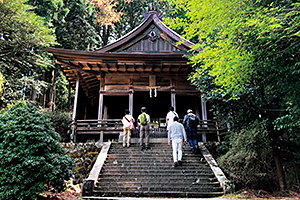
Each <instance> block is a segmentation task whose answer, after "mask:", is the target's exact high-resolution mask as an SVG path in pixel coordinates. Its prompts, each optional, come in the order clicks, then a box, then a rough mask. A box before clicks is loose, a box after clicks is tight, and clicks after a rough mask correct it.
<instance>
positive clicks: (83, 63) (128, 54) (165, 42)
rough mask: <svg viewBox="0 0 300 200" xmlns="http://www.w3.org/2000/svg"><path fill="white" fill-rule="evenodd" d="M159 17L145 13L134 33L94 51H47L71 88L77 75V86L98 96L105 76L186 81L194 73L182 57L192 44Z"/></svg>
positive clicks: (153, 12) (54, 49)
mask: <svg viewBox="0 0 300 200" xmlns="http://www.w3.org/2000/svg"><path fill="white" fill-rule="evenodd" d="M161 16H162V15H161V13H159V12H157V11H148V12H146V13H145V18H144V20H143V21H142V22H141V23H140V25H139V26H137V27H136V28H135V29H134V30H132V31H131V32H129V33H128V34H126V35H124V36H123V37H121V38H120V39H118V40H116V41H115V42H112V43H111V44H108V45H106V46H104V47H103V48H100V49H98V50H96V51H78V50H67V49H60V48H51V47H48V48H47V51H49V52H51V53H52V54H53V55H54V57H55V58H56V61H57V63H58V64H60V65H61V67H62V69H63V71H64V73H65V74H66V76H67V78H68V80H69V82H70V83H71V85H72V87H74V88H75V85H76V77H77V74H78V73H80V77H81V78H80V85H81V87H83V89H88V90H89V91H91V92H92V90H94V92H95V93H97V94H98V91H99V80H100V79H101V77H105V76H106V75H109V76H111V75H113V76H130V77H132V78H134V77H136V76H138V77H140V76H141V75H142V74H143V75H151V74H160V75H163V76H164V77H168V76H169V77H172V76H178V75H179V76H182V77H186V76H187V75H188V74H189V73H191V72H192V71H193V69H192V67H191V66H190V65H189V64H188V59H187V58H186V57H184V55H186V54H187V53H188V51H189V50H190V49H191V46H192V45H193V43H191V42H189V41H186V40H184V41H183V42H182V43H181V44H180V45H179V44H178V42H180V41H182V40H181V37H180V35H178V34H177V33H175V32H174V31H173V30H171V29H170V28H168V27H167V26H166V25H165V24H164V23H163V22H162V20H161Z"/></svg>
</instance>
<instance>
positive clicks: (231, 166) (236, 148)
mask: <svg viewBox="0 0 300 200" xmlns="http://www.w3.org/2000/svg"><path fill="white" fill-rule="evenodd" d="M268 139H269V135H268V131H267V128H266V122H265V121H263V122H258V121H256V122H254V123H253V124H252V125H250V126H249V127H248V128H246V129H242V130H241V131H239V132H233V133H232V134H231V148H230V150H229V151H228V152H227V153H226V154H225V155H224V156H221V157H220V158H219V159H218V163H219V164H220V166H221V167H222V168H223V169H224V170H226V173H228V174H229V175H230V176H231V178H232V179H234V180H235V181H238V182H239V184H237V185H239V186H240V187H250V188H253V189H261V188H264V189H272V187H273V185H272V184H274V182H275V183H276V182H277V181H274V179H275V178H276V175H274V174H276V173H275V171H274V169H275V167H274V160H273V154H272V148H271V141H269V140H268ZM271 183H272V184H271Z"/></svg>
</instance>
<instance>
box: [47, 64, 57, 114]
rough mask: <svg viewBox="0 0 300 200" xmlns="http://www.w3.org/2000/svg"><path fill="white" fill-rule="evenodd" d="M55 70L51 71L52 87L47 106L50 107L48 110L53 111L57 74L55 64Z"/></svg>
mask: <svg viewBox="0 0 300 200" xmlns="http://www.w3.org/2000/svg"><path fill="white" fill-rule="evenodd" d="M55 67H56V68H55V70H53V71H52V80H51V82H52V87H51V89H50V102H49V103H48V106H49V108H50V111H52V112H54V110H55V89H56V75H57V66H55Z"/></svg>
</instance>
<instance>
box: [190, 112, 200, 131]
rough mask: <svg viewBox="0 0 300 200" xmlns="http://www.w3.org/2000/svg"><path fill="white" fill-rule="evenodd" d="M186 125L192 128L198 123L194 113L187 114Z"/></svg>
mask: <svg viewBox="0 0 300 200" xmlns="http://www.w3.org/2000/svg"><path fill="white" fill-rule="evenodd" d="M188 116H189V118H188V126H189V127H192V128H196V127H197V126H198V124H199V119H198V117H197V116H196V115H194V114H192V115H188Z"/></svg>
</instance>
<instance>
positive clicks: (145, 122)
mask: <svg viewBox="0 0 300 200" xmlns="http://www.w3.org/2000/svg"><path fill="white" fill-rule="evenodd" d="M147 124H148V122H147V117H146V114H145V113H143V114H142V115H141V125H147Z"/></svg>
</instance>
